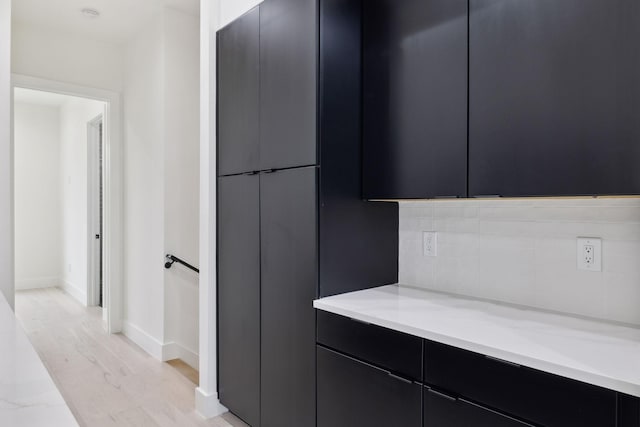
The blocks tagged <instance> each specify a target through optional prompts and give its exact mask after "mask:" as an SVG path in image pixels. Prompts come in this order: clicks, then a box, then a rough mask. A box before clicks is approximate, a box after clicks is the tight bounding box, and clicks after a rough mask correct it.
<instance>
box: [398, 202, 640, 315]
mask: <svg viewBox="0 0 640 427" xmlns="http://www.w3.org/2000/svg"><path fill="white" fill-rule="evenodd" d="M422 231H437V232H438V233H439V234H438V256H437V257H435V258H429V257H424V256H423V255H422ZM580 236H582V237H600V238H602V239H603V249H602V251H603V254H602V255H603V258H602V263H603V271H602V272H585V271H579V270H578V269H577V265H576V264H577V248H576V246H577V245H576V238H577V237H580ZM638 260H640V199H609V198H604V199H584V200H581V199H549V200H541V199H532V200H527V199H522V200H495V201H493V200H491V201H489V200H485V201H478V200H467V201H437V202H433V201H431V202H427V201H425V202H406V203H401V205H400V258H399V261H400V271H399V281H400V283H402V284H405V285H411V286H418V287H423V288H429V289H435V290H441V291H446V292H452V293H457V294H463V295H470V296H475V297H481V298H488V299H492V300H498V301H505V302H510V303H516V304H523V305H528V306H535V307H539V308H543V309H549V310H554V311H560V312H566V313H572V314H578V315H584V316H590V317H595V318H600V319H607V320H614V321H621V322H627V323H633V324H636V325H640V309H639V308H640V263H638Z"/></svg>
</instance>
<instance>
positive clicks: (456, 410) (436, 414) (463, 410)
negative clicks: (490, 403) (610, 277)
mask: <svg viewBox="0 0 640 427" xmlns="http://www.w3.org/2000/svg"><path fill="white" fill-rule="evenodd" d="M468 426H473V427H526V426H529V427H530V426H531V424H527V423H525V422H522V421H518V420H516V419H514V418H511V417H508V416H506V415H503V414H500V413H498V412H495V411H492V410H490V409H487V408H484V407H482V406H480V405H476V404H475V403H471V402H468V401H466V400H463V399H456V398H454V397H450V396H448V395H445V394H442V393H440V392H438V391H436V390H432V389H431V388H429V387H425V388H424V427H468Z"/></svg>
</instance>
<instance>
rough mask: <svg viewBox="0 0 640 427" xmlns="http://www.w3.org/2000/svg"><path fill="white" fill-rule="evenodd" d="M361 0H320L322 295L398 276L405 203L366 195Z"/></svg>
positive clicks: (358, 287)
mask: <svg viewBox="0 0 640 427" xmlns="http://www.w3.org/2000/svg"><path fill="white" fill-rule="evenodd" d="M361 14H362V13H361V2H360V1H352V0H323V1H322V2H320V24H321V28H322V31H321V32H320V73H321V75H322V79H321V80H320V82H319V83H320V100H319V102H320V106H321V107H320V108H321V111H322V114H320V117H319V119H320V135H322V141H321V143H320V147H319V148H320V164H321V171H320V219H319V220H320V230H322V232H321V234H320V296H322V297H325V296H330V295H334V294H340V293H344V292H350V291H355V290H360V289H365V288H370V287H375V286H380V285H386V284H389V283H396V282H397V281H398V205H397V204H395V203H371V202H365V201H363V200H362V134H361V119H362V114H361V106H362V99H361V94H362V84H361V80H362V78H361V74H362V64H361V54H360V52H361V44H362V35H361Z"/></svg>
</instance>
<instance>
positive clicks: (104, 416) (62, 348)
mask: <svg viewBox="0 0 640 427" xmlns="http://www.w3.org/2000/svg"><path fill="white" fill-rule="evenodd" d="M16 316H17V317H18V320H19V321H20V323H21V324H22V325H23V327H24V329H25V330H26V332H27V335H28V336H29V339H30V340H31V342H32V343H33V345H34V347H35V348H36V351H37V352H38V354H39V355H40V358H41V359H42V361H43V362H44V364H45V366H46V367H47V369H48V370H49V373H50V374H51V376H52V377H53V380H54V381H55V383H56V385H57V386H58V388H59V389H60V392H61V393H62V396H63V397H64V399H65V400H66V402H67V404H68V405H69V407H70V408H71V411H72V412H73V414H74V415H75V417H76V419H77V420H78V422H79V424H80V426H82V427H84V426H86V427H103V426H104V427H106V426H108V427H112V426H128V427H134V426H135V427H137V426H144V427H147V426H149V427H151V426H159V427H169V426H180V427H191V426H210V427H240V426H242V427H245V426H246V424H244V423H243V422H242V421H240V420H238V419H237V418H236V417H234V416H233V415H231V414H225V415H223V416H221V417H218V418H214V419H211V420H206V421H205V420H203V419H202V418H200V417H199V416H198V415H197V414H196V413H195V410H194V407H195V398H194V391H195V387H196V385H195V384H194V383H193V382H192V381H190V380H189V379H188V378H187V377H186V376H185V375H183V374H181V373H180V372H179V371H178V370H177V369H175V368H174V367H172V366H170V365H169V364H166V363H161V362H158V361H156V360H154V359H153V358H152V357H151V356H149V355H148V354H147V353H145V352H144V351H143V350H142V349H141V348H139V347H138V346H137V345H135V344H134V343H132V342H131V341H130V340H129V339H127V338H126V337H125V336H123V335H119V334H118V335H108V334H107V333H106V332H105V331H104V328H103V326H102V312H101V309H100V308H94V307H93V308H86V307H83V306H82V305H81V304H79V303H78V302H77V301H75V300H74V299H73V298H71V297H70V296H68V295H67V294H65V293H64V292H62V291H61V290H60V289H57V288H50V289H38V290H30V291H19V292H16Z"/></svg>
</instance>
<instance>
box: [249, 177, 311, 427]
mask: <svg viewBox="0 0 640 427" xmlns="http://www.w3.org/2000/svg"><path fill="white" fill-rule="evenodd" d="M260 186H261V190H260V210H261V216H260V222H261V265H262V313H261V318H262V323H261V327H262V340H261V343H262V344H261V348H262V359H261V363H262V365H261V366H262V368H261V390H262V392H261V396H262V416H261V419H262V427H299V426H305V427H307V426H309V427H311V426H314V425H315V402H316V398H315V390H316V386H315V370H316V361H315V312H314V309H313V306H312V304H313V300H314V298H315V297H316V289H317V281H318V272H317V232H316V229H317V226H316V224H317V221H316V216H317V215H316V168H315V167H310V168H301V169H288V170H284V171H278V172H274V173H266V174H262V175H261V176H260Z"/></svg>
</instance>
